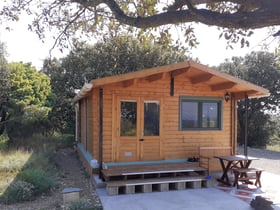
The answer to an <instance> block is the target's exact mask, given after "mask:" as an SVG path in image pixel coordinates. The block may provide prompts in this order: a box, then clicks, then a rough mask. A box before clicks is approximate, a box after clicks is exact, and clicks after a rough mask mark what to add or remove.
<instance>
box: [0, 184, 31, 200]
mask: <svg viewBox="0 0 280 210" xmlns="http://www.w3.org/2000/svg"><path fill="white" fill-rule="evenodd" d="M33 190H34V186H33V185H32V184H30V183H27V182H25V181H20V180H17V181H14V182H13V183H12V184H11V185H10V186H9V187H8V188H7V190H6V191H5V192H4V194H3V195H2V197H1V201H2V202H4V203H6V204H11V203H17V202H22V201H30V200H32V198H33V192H34V191H33Z"/></svg>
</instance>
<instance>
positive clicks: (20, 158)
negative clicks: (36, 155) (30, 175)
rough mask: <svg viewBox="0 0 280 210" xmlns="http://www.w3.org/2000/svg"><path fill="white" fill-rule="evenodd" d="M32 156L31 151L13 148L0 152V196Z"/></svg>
mask: <svg viewBox="0 0 280 210" xmlns="http://www.w3.org/2000/svg"><path fill="white" fill-rule="evenodd" d="M31 156H32V153H31V152H26V151H21V150H13V151H7V152H3V151H1V153H0V163H1V165H0V196H1V194H2V193H4V192H5V190H6V188H7V187H8V186H9V184H10V183H11V182H12V181H13V180H14V179H15V177H16V176H17V175H18V173H19V172H20V171H21V169H22V168H23V167H24V166H25V164H26V163H27V162H28V160H29V159H30V157H31Z"/></svg>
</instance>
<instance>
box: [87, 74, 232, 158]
mask: <svg viewBox="0 0 280 210" xmlns="http://www.w3.org/2000/svg"><path fill="white" fill-rule="evenodd" d="M102 88H103V161H104V162H114V161H115V160H116V149H117V148H116V147H117V145H116V136H114V135H115V132H113V131H114V129H116V124H115V123H116V119H115V118H116V116H115V113H116V111H117V110H116V102H115V100H116V96H119V95H121V96H140V97H141V96H145V97H161V99H162V100H161V102H162V104H161V106H162V110H163V112H164V113H161V116H162V119H161V123H162V125H161V129H162V130H161V147H160V149H161V159H185V158H187V157H193V156H198V155H199V147H200V146H234V145H233V144H234V143H232V141H236V137H232V132H233V130H232V129H233V128H232V126H233V125H232V124H233V123H232V116H234V115H233V114H232V112H231V108H235V107H234V106H232V103H231V102H225V101H224V100H223V102H222V129H221V130H187V131H181V130H180V129H179V109H180V105H179V97H180V96H202V97H203V96H206V97H222V98H223V97H224V91H212V90H211V89H210V88H209V86H206V85H203V83H198V84H195V85H194V84H193V83H191V82H190V81H189V80H188V78H187V77H186V76H184V75H180V76H176V77H174V96H170V74H166V75H165V77H164V78H162V79H159V80H155V81H151V80H148V79H138V80H137V81H134V82H132V83H124V82H122V83H116V84H111V85H106V86H103V87H102ZM92 93H93V98H94V101H95V102H94V103H93V107H94V110H95V111H93V113H94V114H95V113H96V114H95V116H96V117H95V118H94V131H93V133H94V135H93V137H94V141H95V140H97V139H98V138H97V137H98V134H97V133H98V122H96V119H98V117H97V113H98V108H96V109H95V107H96V106H98V103H97V100H98V98H97V96H98V91H97V90H96V89H94V90H93V92H92ZM234 120H235V119H234ZM96 142H97V141H95V142H94V143H93V148H95V149H94V151H95V152H97V151H96V149H97V148H98V146H96V144H97V143H96ZM95 152H94V153H95ZM94 156H95V155H94Z"/></svg>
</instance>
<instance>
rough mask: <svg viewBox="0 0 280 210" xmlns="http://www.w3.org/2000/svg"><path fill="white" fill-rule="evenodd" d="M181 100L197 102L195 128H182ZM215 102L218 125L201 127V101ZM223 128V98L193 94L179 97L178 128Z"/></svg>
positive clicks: (182, 129)
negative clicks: (194, 95) (196, 123)
mask: <svg viewBox="0 0 280 210" xmlns="http://www.w3.org/2000/svg"><path fill="white" fill-rule="evenodd" d="M183 102H196V103H198V127H195V128H183V125H182V103H183ZM209 102H210V103H211V102H213V103H217V107H218V110H217V112H218V114H217V117H218V126H217V127H203V126H202V125H203V123H202V122H203V120H202V119H203V116H202V113H203V108H202V107H203V103H209ZM222 129H223V98H222V97H203V96H201V97H198V96H197V97H193V96H180V97H179V130H180V131H187V130H202V131H203V130H206V131H209V130H222Z"/></svg>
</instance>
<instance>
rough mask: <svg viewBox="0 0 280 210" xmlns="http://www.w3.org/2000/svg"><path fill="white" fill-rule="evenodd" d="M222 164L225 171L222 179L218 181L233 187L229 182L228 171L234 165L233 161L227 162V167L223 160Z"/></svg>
mask: <svg viewBox="0 0 280 210" xmlns="http://www.w3.org/2000/svg"><path fill="white" fill-rule="evenodd" d="M220 163H221V166H222V169H223V175H222V177H221V178H220V179H218V181H220V182H222V183H224V184H226V185H229V186H230V185H231V184H230V182H229V178H228V174H227V173H228V171H229V169H230V166H231V164H232V161H228V162H227V165H225V163H224V161H223V160H222V159H220Z"/></svg>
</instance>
